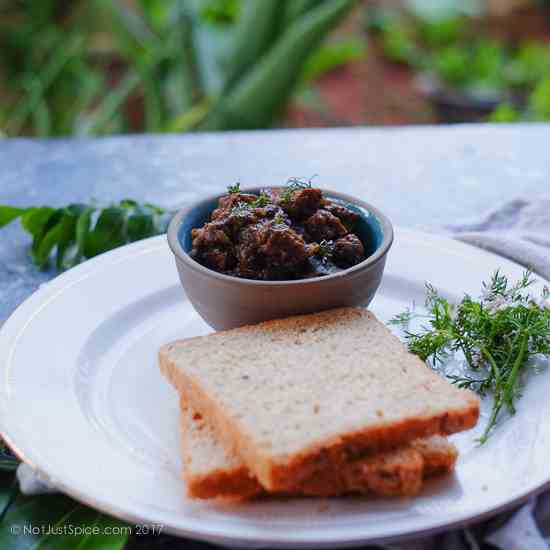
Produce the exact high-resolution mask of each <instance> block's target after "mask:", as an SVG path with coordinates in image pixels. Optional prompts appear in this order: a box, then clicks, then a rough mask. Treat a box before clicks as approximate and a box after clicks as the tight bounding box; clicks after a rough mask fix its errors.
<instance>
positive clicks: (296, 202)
mask: <svg viewBox="0 0 550 550" xmlns="http://www.w3.org/2000/svg"><path fill="white" fill-rule="evenodd" d="M322 198H323V194H322V192H321V190H320V189H313V188H311V187H308V188H306V189H298V190H296V191H292V192H290V193H289V194H283V195H281V196H280V197H279V205H280V206H281V207H282V208H283V210H284V211H285V212H286V213H287V214H288V215H289V216H290V217H291V218H292V219H293V220H304V219H306V218H309V217H310V216H311V215H313V214H314V213H315V212H316V211H317V210H318V209H319V206H320V204H321V199H322Z"/></svg>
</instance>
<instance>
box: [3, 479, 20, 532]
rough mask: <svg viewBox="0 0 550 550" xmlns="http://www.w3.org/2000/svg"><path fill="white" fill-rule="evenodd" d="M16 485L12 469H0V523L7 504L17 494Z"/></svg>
mask: <svg viewBox="0 0 550 550" xmlns="http://www.w3.org/2000/svg"><path fill="white" fill-rule="evenodd" d="M17 490H18V486H17V480H16V478H15V474H14V473H13V469H12V470H10V471H5V470H4V471H0V525H1V524H2V518H3V517H4V515H5V513H6V511H7V509H8V506H9V505H10V503H11V502H12V501H13V499H14V498H15V495H16V494H17Z"/></svg>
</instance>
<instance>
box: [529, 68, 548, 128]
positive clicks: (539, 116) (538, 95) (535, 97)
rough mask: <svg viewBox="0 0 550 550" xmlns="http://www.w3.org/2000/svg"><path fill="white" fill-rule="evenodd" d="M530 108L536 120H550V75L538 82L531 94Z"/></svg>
mask: <svg viewBox="0 0 550 550" xmlns="http://www.w3.org/2000/svg"><path fill="white" fill-rule="evenodd" d="M528 108H529V115H530V117H532V118H533V119H534V120H550V76H548V77H546V78H544V79H543V80H541V81H540V82H539V83H538V84H537V86H536V88H535V89H534V90H533V92H532V93H531V95H530V96H529V100H528Z"/></svg>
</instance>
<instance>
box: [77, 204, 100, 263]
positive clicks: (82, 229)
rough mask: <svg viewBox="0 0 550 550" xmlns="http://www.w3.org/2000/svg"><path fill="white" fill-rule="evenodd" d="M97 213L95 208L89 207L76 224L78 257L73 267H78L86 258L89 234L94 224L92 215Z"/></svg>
mask: <svg viewBox="0 0 550 550" xmlns="http://www.w3.org/2000/svg"><path fill="white" fill-rule="evenodd" d="M94 212H95V208H93V207H88V208H86V209H85V210H84V212H82V214H80V216H78V220H77V222H76V246H77V252H76V256H75V258H74V260H73V262H72V265H76V264H77V263H78V262H79V261H80V260H81V258H82V257H83V256H84V250H85V248H86V240H87V239H88V233H89V232H90V227H91V224H92V214H93V213H94Z"/></svg>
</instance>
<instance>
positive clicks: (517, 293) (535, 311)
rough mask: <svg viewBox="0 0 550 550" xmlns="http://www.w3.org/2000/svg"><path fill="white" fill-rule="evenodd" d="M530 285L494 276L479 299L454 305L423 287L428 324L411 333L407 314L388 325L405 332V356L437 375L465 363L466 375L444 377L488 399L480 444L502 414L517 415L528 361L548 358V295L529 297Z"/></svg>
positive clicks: (526, 276) (549, 292) (530, 282)
mask: <svg viewBox="0 0 550 550" xmlns="http://www.w3.org/2000/svg"><path fill="white" fill-rule="evenodd" d="M534 282H535V280H534V278H533V277H532V273H531V272H530V271H526V272H525V273H524V274H523V276H522V278H521V279H520V280H519V281H517V282H516V283H515V284H511V283H510V281H509V280H508V278H507V277H506V276H505V275H504V274H502V273H501V272H500V271H496V272H495V273H494V274H493V275H492V277H491V278H490V279H489V281H488V282H485V283H483V284H482V292H481V297H480V298H479V299H478V300H476V299H474V298H472V297H471V296H469V295H465V296H464V297H463V298H462V300H461V301H460V303H458V304H452V303H451V302H450V301H449V300H447V299H446V298H445V297H443V296H441V295H440V294H439V292H438V291H437V290H436V289H435V288H434V287H433V286H432V285H429V284H427V285H426V304H425V306H426V309H427V315H426V316H425V318H426V319H427V323H425V324H424V325H423V326H422V327H421V328H420V330H418V331H416V332H415V331H411V330H410V329H409V323H410V321H411V319H412V318H413V317H414V316H412V315H411V311H410V310H407V311H406V312H404V313H402V314H401V315H398V316H396V317H394V318H393V319H392V320H391V321H390V323H391V324H393V325H399V326H402V327H403V328H404V329H406V330H405V341H406V344H407V346H408V348H409V351H411V352H412V353H414V354H416V355H418V356H419V357H420V358H421V359H423V360H425V361H427V362H428V363H429V364H430V365H431V366H433V367H434V368H438V370H440V369H441V366H442V365H443V366H444V365H445V363H446V362H447V361H448V359H449V358H450V357H451V356H453V355H454V354H457V353H459V354H461V355H462V356H463V357H464V358H465V361H466V372H465V373H464V374H461V375H457V374H456V373H449V374H447V376H448V377H449V379H450V380H451V381H452V382H453V383H455V384H457V385H458V386H459V387H461V388H469V389H472V390H474V391H476V392H478V393H480V394H481V395H485V394H490V395H491V396H492V399H493V405H492V411H491V416H490V418H489V421H488V423H487V426H486V427H485V430H484V432H483V435H482V436H481V437H480V439H479V442H480V443H484V442H485V441H486V440H487V438H488V437H489V435H490V433H491V432H492V430H493V429H494V427H495V426H496V425H497V423H498V421H499V419H500V417H501V413H502V411H503V409H504V410H507V411H508V412H509V413H510V414H514V413H515V411H516V404H517V400H518V399H519V397H520V393H521V392H520V390H521V386H522V383H523V381H524V379H525V376H523V373H525V372H526V371H527V370H528V367H529V366H530V364H531V362H532V361H533V360H534V359H535V358H538V359H540V358H549V357H550V303H549V298H550V290H549V289H548V288H547V287H544V288H543V290H542V292H541V295H540V297H538V298H537V297H534V296H532V295H531V294H530V293H529V288H530V287H531V286H532V285H533V283H534Z"/></svg>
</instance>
